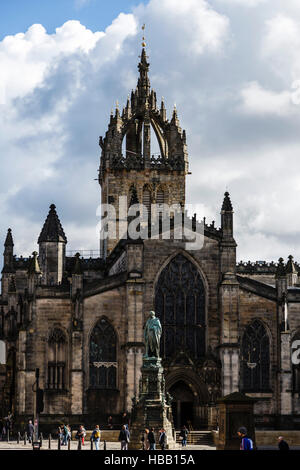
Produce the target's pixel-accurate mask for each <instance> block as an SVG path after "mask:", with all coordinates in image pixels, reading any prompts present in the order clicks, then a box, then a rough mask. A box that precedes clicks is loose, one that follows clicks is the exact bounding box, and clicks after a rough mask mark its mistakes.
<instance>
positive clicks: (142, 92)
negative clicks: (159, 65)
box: [137, 47, 150, 102]
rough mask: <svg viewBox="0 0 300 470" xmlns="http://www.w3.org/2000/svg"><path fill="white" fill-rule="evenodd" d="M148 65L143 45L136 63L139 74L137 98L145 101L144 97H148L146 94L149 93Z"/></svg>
mask: <svg viewBox="0 0 300 470" xmlns="http://www.w3.org/2000/svg"><path fill="white" fill-rule="evenodd" d="M149 65H150V64H149V63H148V62H147V55H146V50H145V48H144V47H143V49H142V53H141V60H140V63H139V65H138V69H139V72H140V76H139V79H138V83H137V88H138V94H139V99H140V100H141V101H142V102H145V101H146V98H148V96H149V95H150V80H149V77H148V72H149Z"/></svg>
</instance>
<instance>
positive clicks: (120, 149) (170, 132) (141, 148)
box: [99, 47, 188, 257]
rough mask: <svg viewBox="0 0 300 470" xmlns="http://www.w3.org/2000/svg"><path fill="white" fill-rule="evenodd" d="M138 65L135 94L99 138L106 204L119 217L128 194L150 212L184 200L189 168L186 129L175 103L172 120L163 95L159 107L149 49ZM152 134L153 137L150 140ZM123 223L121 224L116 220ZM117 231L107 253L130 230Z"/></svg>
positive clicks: (107, 243)
mask: <svg viewBox="0 0 300 470" xmlns="http://www.w3.org/2000/svg"><path fill="white" fill-rule="evenodd" d="M140 59H141V60H140V63H139V65H138V69H139V74H140V75H139V79H138V82H137V87H136V89H135V91H132V93H131V98H129V96H128V100H127V104H126V106H125V108H124V109H123V111H122V114H120V111H119V109H118V106H117V108H116V111H115V114H114V115H113V113H112V114H111V116H110V122H109V125H108V130H107V132H106V134H105V137H104V138H102V137H100V141H99V145H100V147H101V149H102V153H101V159H100V169H99V183H100V186H101V203H102V204H111V205H113V207H114V209H115V211H116V219H117V222H119V220H124V217H126V215H125V214H123V213H121V210H119V209H120V206H119V198H120V197H122V196H123V197H124V196H126V197H127V207H128V206H129V203H130V201H132V199H134V200H135V202H137V201H138V202H140V203H143V204H144V205H145V206H146V207H147V210H148V213H150V211H151V204H155V203H158V204H162V203H165V204H169V205H172V204H178V205H180V206H181V207H182V208H183V207H184V205H185V176H186V174H187V173H188V154H187V148H186V135H185V131H184V130H182V129H181V128H180V125H179V120H178V116H177V110H176V107H174V111H173V114H172V118H171V120H170V121H169V120H168V119H167V117H166V108H165V105H164V101H163V99H162V101H161V105H160V109H158V107H157V100H156V92H155V91H154V90H152V89H151V87H150V80H149V76H148V72H149V63H148V62H147V56H146V51H145V48H144V47H143V49H142V54H141V58H140ZM151 139H152V142H151ZM153 139H157V141H158V146H159V155H158V154H155V155H154V154H153V153H152V152H151V149H152V148H153V147H152V146H151V144H153ZM117 225H118V224H117ZM122 227H123V228H122V229H121V230H118V229H117V231H116V236H114V237H109V238H108V239H107V240H105V241H102V242H101V252H102V255H103V256H104V257H106V256H107V255H108V254H109V253H110V252H111V251H112V250H113V248H114V247H115V245H116V244H117V243H118V241H119V239H120V238H122V235H123V234H122V233H119V232H121V231H123V233H126V226H125V229H124V225H123V226H122Z"/></svg>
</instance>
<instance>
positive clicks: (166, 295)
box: [155, 254, 205, 359]
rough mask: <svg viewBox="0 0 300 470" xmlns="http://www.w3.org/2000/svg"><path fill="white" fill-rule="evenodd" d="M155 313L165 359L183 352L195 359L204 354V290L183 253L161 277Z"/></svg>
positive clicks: (198, 277) (174, 259)
mask: <svg viewBox="0 0 300 470" xmlns="http://www.w3.org/2000/svg"><path fill="white" fill-rule="evenodd" d="M155 312H156V315H157V316H158V317H159V318H160V321H161V323H162V328H163V334H162V339H161V355H162V357H164V358H166V359H169V358H171V357H172V356H174V355H175V354H176V352H178V351H179V350H180V349H181V350H185V351H186V352H187V353H188V354H190V355H191V357H193V358H195V359H197V358H200V357H201V356H204V355H205V290H204V286H203V282H202V279H201V276H200V274H199V271H198V270H197V268H196V266H195V265H194V264H193V263H192V262H191V261H189V260H188V259H187V258H186V257H185V256H183V255H182V254H179V255H177V256H176V257H175V258H173V259H172V260H171V261H170V263H169V264H168V265H167V266H166V267H165V268H164V269H163V271H162V272H161V274H160V277H159V279H158V282H157V284H156V290H155Z"/></svg>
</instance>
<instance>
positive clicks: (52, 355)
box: [48, 328, 67, 390]
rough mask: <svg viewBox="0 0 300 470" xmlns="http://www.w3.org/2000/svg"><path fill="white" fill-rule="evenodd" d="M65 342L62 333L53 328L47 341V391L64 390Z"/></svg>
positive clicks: (58, 329)
mask: <svg viewBox="0 0 300 470" xmlns="http://www.w3.org/2000/svg"><path fill="white" fill-rule="evenodd" d="M66 367H67V342H66V337H65V334H64V332H63V331H62V330H61V329H60V328H54V329H53V330H52V331H51V333H50V335H49V340H48V389H51V390H64V389H65V388H66Z"/></svg>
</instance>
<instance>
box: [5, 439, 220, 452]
mask: <svg viewBox="0 0 300 470" xmlns="http://www.w3.org/2000/svg"><path fill="white" fill-rule="evenodd" d="M48 446H49V443H48V441H47V440H45V441H43V446H42V448H41V450H49V447H48ZM77 447H78V442H77V441H71V450H77ZM0 450H32V446H31V444H29V443H27V444H26V445H24V442H23V441H22V442H20V444H18V443H17V442H16V441H12V442H2V441H0ZM51 450H56V451H57V441H54V440H53V441H51ZM60 450H61V451H67V450H68V447H67V446H61V449H60ZM82 450H91V443H90V442H89V441H87V442H86V443H85V445H84V446H83V447H82ZM100 450H103V442H101V445H100ZM106 450H120V444H119V442H107V443H106ZM158 450H160V449H158ZM177 450H188V451H193V450H216V448H215V447H210V446H200V445H199V446H197V445H187V446H186V447H184V448H183V449H182V447H181V446H178V449H177Z"/></svg>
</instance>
